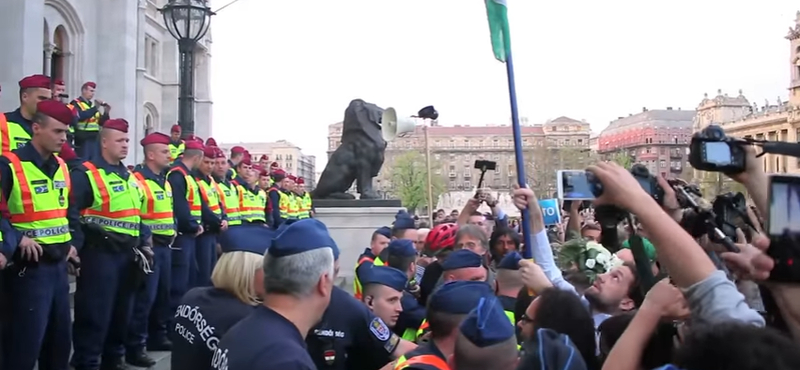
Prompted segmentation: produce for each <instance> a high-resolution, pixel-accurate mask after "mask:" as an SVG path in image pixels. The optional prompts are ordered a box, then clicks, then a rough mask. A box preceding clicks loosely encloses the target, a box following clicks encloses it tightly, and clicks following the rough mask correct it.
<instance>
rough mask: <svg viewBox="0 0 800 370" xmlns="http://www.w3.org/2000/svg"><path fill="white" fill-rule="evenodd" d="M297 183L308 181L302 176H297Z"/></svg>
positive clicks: (301, 183)
mask: <svg viewBox="0 0 800 370" xmlns="http://www.w3.org/2000/svg"><path fill="white" fill-rule="evenodd" d="M297 183H298V184H300V185H303V184H305V183H306V180H303V178H302V177H298V178H297Z"/></svg>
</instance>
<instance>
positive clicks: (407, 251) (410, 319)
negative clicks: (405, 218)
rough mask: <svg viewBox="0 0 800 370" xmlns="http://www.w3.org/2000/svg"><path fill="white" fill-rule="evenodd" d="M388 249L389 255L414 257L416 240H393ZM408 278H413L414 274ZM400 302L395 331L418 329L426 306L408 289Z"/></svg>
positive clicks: (401, 333)
mask: <svg viewBox="0 0 800 370" xmlns="http://www.w3.org/2000/svg"><path fill="white" fill-rule="evenodd" d="M396 223H397V221H396ZM386 251H387V254H388V256H398V257H414V256H416V255H417V249H416V247H414V242H413V241H411V240H409V239H395V240H392V241H391V242H390V243H389V245H388V246H387V247H386ZM387 260H388V259H387ZM395 267H400V266H395ZM404 268H407V266H404ZM408 278H409V279H411V278H413V275H412V276H409V277H408ZM359 279H361V276H359ZM362 283H363V281H362ZM400 303H401V304H402V305H403V312H401V313H400V317H399V318H398V319H397V325H395V327H394V328H393V331H394V332H395V333H397V334H399V335H403V333H404V332H405V331H406V330H407V329H412V330H414V331H416V330H417V328H419V326H420V325H421V324H422V320H424V319H425V307H424V306H422V305H420V304H419V302H418V301H417V299H416V298H415V297H414V295H412V294H411V293H409V292H408V290H406V289H403V297H402V298H401V300H400Z"/></svg>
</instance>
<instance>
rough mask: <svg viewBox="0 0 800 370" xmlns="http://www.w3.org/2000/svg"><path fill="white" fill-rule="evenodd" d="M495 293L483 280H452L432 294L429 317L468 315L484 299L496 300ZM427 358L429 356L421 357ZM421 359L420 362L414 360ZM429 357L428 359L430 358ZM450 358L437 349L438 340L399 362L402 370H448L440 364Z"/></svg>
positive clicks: (417, 349) (423, 345)
mask: <svg viewBox="0 0 800 370" xmlns="http://www.w3.org/2000/svg"><path fill="white" fill-rule="evenodd" d="M493 294H494V292H493V290H492V288H491V287H490V286H489V284H486V283H485V282H482V281H461V280H459V281H451V282H447V283H444V284H443V285H442V286H441V287H440V288H439V289H436V291H434V293H433V294H432V295H431V297H430V299H429V302H428V313H429V317H430V314H432V313H442V314H449V315H464V316H466V315H468V314H469V313H470V312H471V311H472V310H474V309H475V308H476V307H477V306H478V303H480V301H481V299H483V298H486V297H492V295H493ZM421 356H425V357H421ZM429 356H435V358H438V359H439V360H441V361H436V360H435V359H433V361H432V360H431V358H430V357H429ZM415 357H417V358H416V359H414V358H415ZM426 357H427V358H426ZM411 359H414V361H413V362H414V363H413V364H411V365H408V364H407V363H405V360H411ZM447 360H448V358H447V357H445V355H444V354H443V353H442V352H441V350H439V348H438V347H437V346H436V342H435V341H431V342H428V343H425V344H422V345H420V346H419V347H417V348H415V349H413V350H411V351H409V352H408V353H406V354H405V355H403V358H401V359H400V360H398V363H397V366H396V367H395V368H396V369H398V370H410V369H418V370H448V369H447V368H445V369H440V367H437V366H436V365H437V363H438V364H441V363H442V362H444V363H446V362H447Z"/></svg>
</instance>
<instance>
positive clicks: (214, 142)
mask: <svg viewBox="0 0 800 370" xmlns="http://www.w3.org/2000/svg"><path fill="white" fill-rule="evenodd" d="M206 145H210V146H217V141H216V140H214V138H213V137H210V138H208V139H206Z"/></svg>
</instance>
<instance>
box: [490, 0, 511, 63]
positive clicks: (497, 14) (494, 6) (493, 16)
mask: <svg viewBox="0 0 800 370" xmlns="http://www.w3.org/2000/svg"><path fill="white" fill-rule="evenodd" d="M485 1H486V15H487V16H488V18H489V32H490V37H491V39H492V51H493V52H494V57H495V58H497V60H499V61H501V62H503V63H505V62H506V55H508V54H507V53H508V51H509V50H510V49H511V38H510V37H509V36H508V4H507V1H506V0H485Z"/></svg>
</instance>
